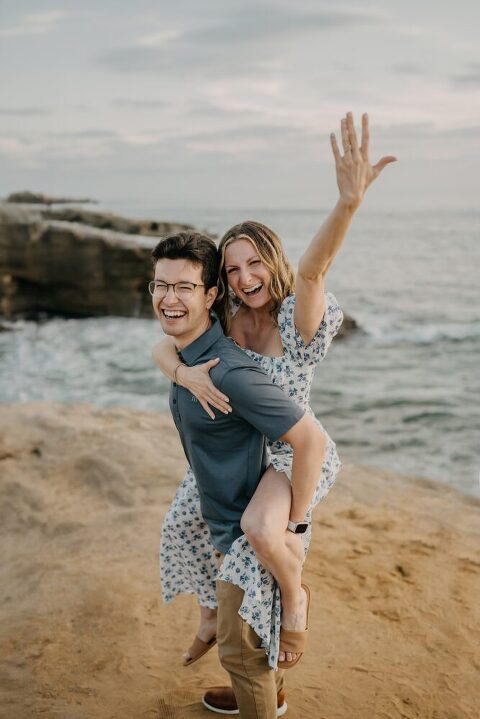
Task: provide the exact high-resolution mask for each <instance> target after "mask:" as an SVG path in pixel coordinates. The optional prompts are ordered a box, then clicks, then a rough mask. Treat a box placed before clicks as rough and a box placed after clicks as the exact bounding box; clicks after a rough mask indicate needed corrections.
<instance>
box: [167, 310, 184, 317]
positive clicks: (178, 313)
mask: <svg viewBox="0 0 480 719" xmlns="http://www.w3.org/2000/svg"><path fill="white" fill-rule="evenodd" d="M163 314H164V315H165V317H183V316H184V315H185V314H186V312H173V311H172V310H163Z"/></svg>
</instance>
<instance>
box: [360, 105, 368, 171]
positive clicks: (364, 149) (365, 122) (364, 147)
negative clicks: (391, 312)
mask: <svg viewBox="0 0 480 719" xmlns="http://www.w3.org/2000/svg"><path fill="white" fill-rule="evenodd" d="M369 142H370V130H369V127H368V115H367V113H366V112H364V113H363V115H362V144H361V145H360V154H361V155H362V157H363V159H364V160H368V145H369Z"/></svg>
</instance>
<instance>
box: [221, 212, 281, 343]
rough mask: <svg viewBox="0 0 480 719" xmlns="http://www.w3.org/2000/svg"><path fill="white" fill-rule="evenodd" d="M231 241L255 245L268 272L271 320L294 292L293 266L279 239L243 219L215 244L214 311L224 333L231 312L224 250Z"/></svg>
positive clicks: (273, 233) (229, 320) (227, 326)
mask: <svg viewBox="0 0 480 719" xmlns="http://www.w3.org/2000/svg"><path fill="white" fill-rule="evenodd" d="M235 240H249V241H250V242H251V243H252V245H253V246H254V247H255V249H256V251H257V253H258V256H259V257H260V259H261V260H262V262H263V264H264V265H265V267H266V268H267V269H268V270H269V271H270V286H269V288H268V290H269V292H270V295H271V297H272V300H273V305H272V308H271V310H270V314H271V315H272V318H273V320H274V321H275V322H276V321H277V316H278V311H279V309H280V306H281V304H282V302H283V300H284V299H285V297H288V296H289V295H291V294H293V293H294V292H295V275H294V272H293V268H292V266H291V264H290V262H289V260H288V258H287V256H286V254H285V252H284V249H283V247H282V243H281V242H280V240H279V238H278V237H277V235H276V234H275V232H273V230H270V229H269V228H268V227H266V226H265V225H262V224H261V222H255V221H253V220H247V221H246V222H241V223H239V224H238V225H234V226H233V227H231V228H230V229H229V230H227V232H226V233H225V234H224V235H223V237H222V239H221V240H220V244H219V246H218V250H219V252H220V276H219V282H218V296H217V299H216V302H215V308H214V309H215V311H216V313H217V315H218V317H219V320H220V322H221V324H222V327H223V329H224V332H225V334H228V333H229V332H230V325H231V322H232V311H231V308H230V301H229V289H228V278H227V273H226V270H225V251H226V249H227V247H228V245H230V244H231V243H232V242H234V241H235Z"/></svg>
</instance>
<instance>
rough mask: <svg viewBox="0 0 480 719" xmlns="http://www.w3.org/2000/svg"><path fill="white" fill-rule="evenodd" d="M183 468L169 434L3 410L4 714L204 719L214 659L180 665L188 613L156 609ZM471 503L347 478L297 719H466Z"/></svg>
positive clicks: (110, 418) (185, 607)
mask: <svg viewBox="0 0 480 719" xmlns="http://www.w3.org/2000/svg"><path fill="white" fill-rule="evenodd" d="M184 470H185V459H184V457H183V453H182V451H181V447H180V442H179V439H178V436H177V434H176V431H175V429H174V426H173V423H172V421H171V419H170V417H167V416H164V415H159V414H154V413H146V412H137V411H133V410H130V409H126V408H115V409H110V410H102V409H98V408H95V407H91V406H85V405H84V406H73V405H68V406H67V405H51V404H48V403H32V404H21V405H10V406H6V405H4V406H3V407H1V408H0V543H1V546H2V563H1V566H0V606H1V607H2V612H1V622H0V646H1V647H2V651H1V653H0V693H1V697H2V702H1V708H0V715H1V716H2V717H3V716H4V717H5V718H7V717H8V719H16V718H17V717H18V718H19V719H20V717H21V718H22V719H23V717H47V718H50V717H51V718H52V719H53V717H65V718H67V717H68V719H85V717H88V718H89V719H106V717H115V719H132V717H147V716H148V717H152V719H167V718H168V719H173V718H175V717H177V718H180V717H183V718H191V719H194V718H198V719H199V718H200V717H206V716H207V712H206V710H205V709H204V708H203V707H202V705H201V703H200V702H201V697H202V694H203V691H204V690H205V688H206V687H209V686H212V685H218V684H225V683H226V681H227V676H226V674H225V672H224V671H223V670H222V669H221V667H220V664H219V662H218V655H217V652H216V650H215V651H212V652H209V654H208V655H207V656H206V657H205V658H204V659H202V660H201V661H200V662H198V664H196V665H195V670H194V671H192V670H190V669H184V668H182V666H181V654H182V650H183V649H184V648H186V647H188V646H189V644H190V642H191V639H192V638H193V636H194V633H195V630H196V628H197V625H198V606H197V604H196V602H195V600H194V598H193V597H181V598H178V599H176V600H175V602H174V604H173V605H168V606H165V605H163V604H162V602H161V598H160V586H159V579H158V575H159V572H158V543H159V533H160V524H161V519H162V516H163V515H164V513H165V511H166V509H167V507H168V505H169V502H170V501H171V498H172V497H173V494H174V492H175V489H176V487H177V485H178V482H179V480H180V479H181V477H182V476H183V473H184ZM479 518H480V502H479V500H475V499H474V498H472V497H465V496H463V495H460V494H457V493H456V492H455V491H454V490H452V489H449V488H448V487H446V486H443V485H440V484H437V483H434V482H430V481H428V480H422V479H413V478H407V477H401V476H399V475H396V474H394V473H392V472H387V471H384V470H380V469H374V468H368V467H355V466H353V465H351V464H348V463H346V464H345V465H344V468H343V470H342V472H341V474H340V476H339V478H338V479H337V481H336V484H335V485H334V487H333V488H332V490H331V492H330V494H329V495H328V497H327V498H326V499H325V500H324V501H323V502H322V503H321V504H320V505H319V506H318V507H317V509H316V511H315V513H314V517H313V522H314V525H313V539H312V544H311V548H310V552H309V556H308V558H307V562H306V566H305V572H304V576H305V581H306V582H308V584H309V585H310V587H311V590H312V596H313V601H312V607H311V610H310V627H309V644H308V647H307V651H306V653H305V656H304V658H303V659H302V661H301V662H300V663H299V665H298V667H296V668H295V671H294V672H291V673H289V674H288V677H287V700H288V704H289V715H291V716H292V717H309V718H312V719H314V718H315V719H317V718H318V719H320V717H331V718H332V719H333V718H336V719H347V717H348V718H349V719H350V718H351V717H355V719H380V718H382V719H383V718H384V717H385V718H386V717H388V718H389V719H416V718H417V717H421V718H422V719H427V717H429V718H431V719H433V718H434V717H435V718H436V719H450V718H451V719H453V718H455V719H460V718H461V719H476V717H477V716H478V703H479V693H478V692H479V690H478V681H477V678H478V668H479V663H478V647H479V646H480V616H479V602H478V596H479V592H480V562H479V560H478V545H479V540H480V521H479Z"/></svg>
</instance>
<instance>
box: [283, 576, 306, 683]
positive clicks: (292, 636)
mask: <svg viewBox="0 0 480 719" xmlns="http://www.w3.org/2000/svg"><path fill="white" fill-rule="evenodd" d="M302 589H304V590H305V594H306V595H307V626H306V627H305V630H304V631H303V632H301V631H297V632H295V631H292V630H290V629H284V628H283V627H281V628H280V651H281V652H285V653H286V652H291V653H292V654H297V658H296V659H294V660H293V662H287V661H283V662H278V668H279V669H291V668H292V667H294V666H295V664H297V663H298V662H299V661H300V659H301V658H302V656H303V652H304V651H305V647H306V646H307V637H308V612H309V609H310V587H309V586H308V585H307V584H302Z"/></svg>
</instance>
